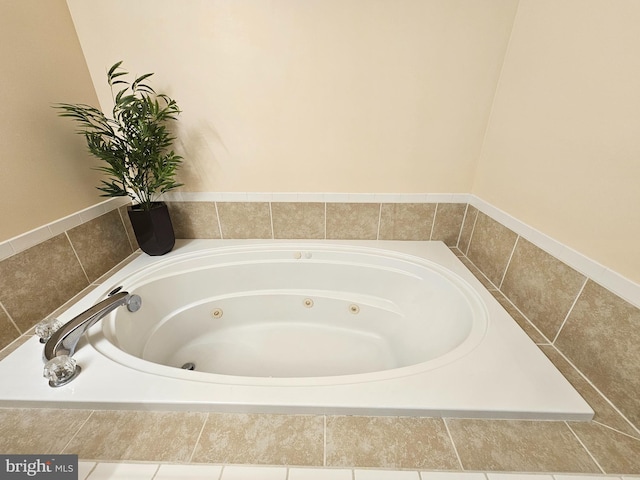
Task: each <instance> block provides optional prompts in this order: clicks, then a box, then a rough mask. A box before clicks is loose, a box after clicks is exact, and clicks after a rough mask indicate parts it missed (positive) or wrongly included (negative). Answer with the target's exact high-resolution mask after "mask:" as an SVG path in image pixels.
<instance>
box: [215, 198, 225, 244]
mask: <svg viewBox="0 0 640 480" xmlns="http://www.w3.org/2000/svg"><path fill="white" fill-rule="evenodd" d="M213 207H214V208H215V210H216V220H217V221H218V231H219V232H220V240H224V237H223V236H222V223H220V212H219V211H218V202H213Z"/></svg>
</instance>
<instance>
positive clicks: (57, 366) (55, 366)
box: [42, 355, 80, 387]
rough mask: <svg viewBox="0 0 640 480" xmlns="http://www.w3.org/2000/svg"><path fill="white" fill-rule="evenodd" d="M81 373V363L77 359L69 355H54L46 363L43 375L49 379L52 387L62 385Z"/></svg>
mask: <svg viewBox="0 0 640 480" xmlns="http://www.w3.org/2000/svg"><path fill="white" fill-rule="evenodd" d="M79 373H80V365H77V364H76V359H75V358H73V357H70V356H68V355H59V356H57V357H53V358H52V359H51V360H49V361H48V362H47V363H45V364H44V371H43V372H42V376H43V377H45V378H46V379H48V380H49V386H50V387H61V386H62V385H65V384H67V383H69V382H70V381H71V380H73V379H74V378H76V376H77V375H78V374H79Z"/></svg>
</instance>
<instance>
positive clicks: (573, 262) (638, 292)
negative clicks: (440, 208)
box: [469, 195, 640, 308]
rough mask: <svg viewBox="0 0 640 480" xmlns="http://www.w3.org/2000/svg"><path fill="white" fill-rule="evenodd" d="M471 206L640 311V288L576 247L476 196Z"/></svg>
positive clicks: (470, 201) (470, 199)
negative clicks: (555, 238) (575, 248)
mask: <svg viewBox="0 0 640 480" xmlns="http://www.w3.org/2000/svg"><path fill="white" fill-rule="evenodd" d="M469 205H471V206H473V207H475V208H477V209H478V210H479V211H481V212H482V213H484V214H485V215H488V216H489V217H491V218H492V219H493V220H495V221H497V222H499V223H501V224H502V225H504V226H505V227H507V228H509V229H511V230H512V231H513V232H515V233H516V234H518V235H520V236H521V237H522V238H524V239H525V240H528V241H529V242H531V243H533V244H534V245H535V246H537V247H538V248H540V249H542V250H544V251H545V252H547V253H548V254H550V255H552V256H554V257H555V258H557V259H558V260H560V261H561V262H564V263H565V264H566V265H568V266H570V267H571V268H573V269H574V270H577V271H578V272H580V273H582V274H583V275H585V276H586V277H588V278H590V279H591V280H593V281H594V282H596V283H598V284H600V285H601V286H603V287H604V288H606V289H607V290H610V291H611V292H613V293H615V294H616V295H618V296H619V297H621V298H623V299H624V300H626V301H627V302H629V303H631V304H632V305H634V306H636V307H638V308H640V285H638V284H637V283H635V282H633V281H632V280H629V279H628V278H626V277H624V276H622V275H620V274H619V273H617V272H615V271H613V270H611V269H610V268H607V267H605V266H604V265H602V264H600V263H598V262H596V261H595V260H592V259H590V258H589V257H587V256H585V255H583V254H581V253H580V252H578V251H576V250H574V249H573V248H571V247H569V246H567V245H564V244H563V243H561V242H558V241H557V240H554V239H553V238H551V237H549V236H548V235H546V234H544V233H542V232H540V231H539V230H536V229H535V228H533V227H531V226H529V225H527V224H526V223H524V222H522V221H520V220H518V219H517V218H515V217H513V216H511V215H509V214H508V213H506V212H504V211H503V210H500V209H499V208H497V207H495V206H493V205H491V204H490V203H489V202H486V201H484V200H482V199H481V198H479V197H477V196H475V195H469Z"/></svg>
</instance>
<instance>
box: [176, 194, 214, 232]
mask: <svg viewBox="0 0 640 480" xmlns="http://www.w3.org/2000/svg"><path fill="white" fill-rule="evenodd" d="M167 206H168V207H169V215H171V223H172V224H173V230H174V232H175V234H176V238H220V227H219V226H218V214H217V213H216V204H215V203H214V202H167Z"/></svg>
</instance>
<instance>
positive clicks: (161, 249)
mask: <svg viewBox="0 0 640 480" xmlns="http://www.w3.org/2000/svg"><path fill="white" fill-rule="evenodd" d="M127 212H128V213H129V219H130V220H131V225H132V226H133V231H134V233H135V234H136V240H138V245H139V246H140V249H141V250H142V251H143V252H144V253H146V254H148V255H164V254H165V253H168V252H170V251H171V249H172V248H173V246H174V245H175V243H176V236H175V233H174V232H173V225H172V224H171V217H170V216H169V209H168V208H167V204H166V203H164V202H153V204H152V207H151V210H149V211H147V210H143V209H142V208H141V206H140V205H133V206H131V207H129V208H128V209H127Z"/></svg>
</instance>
